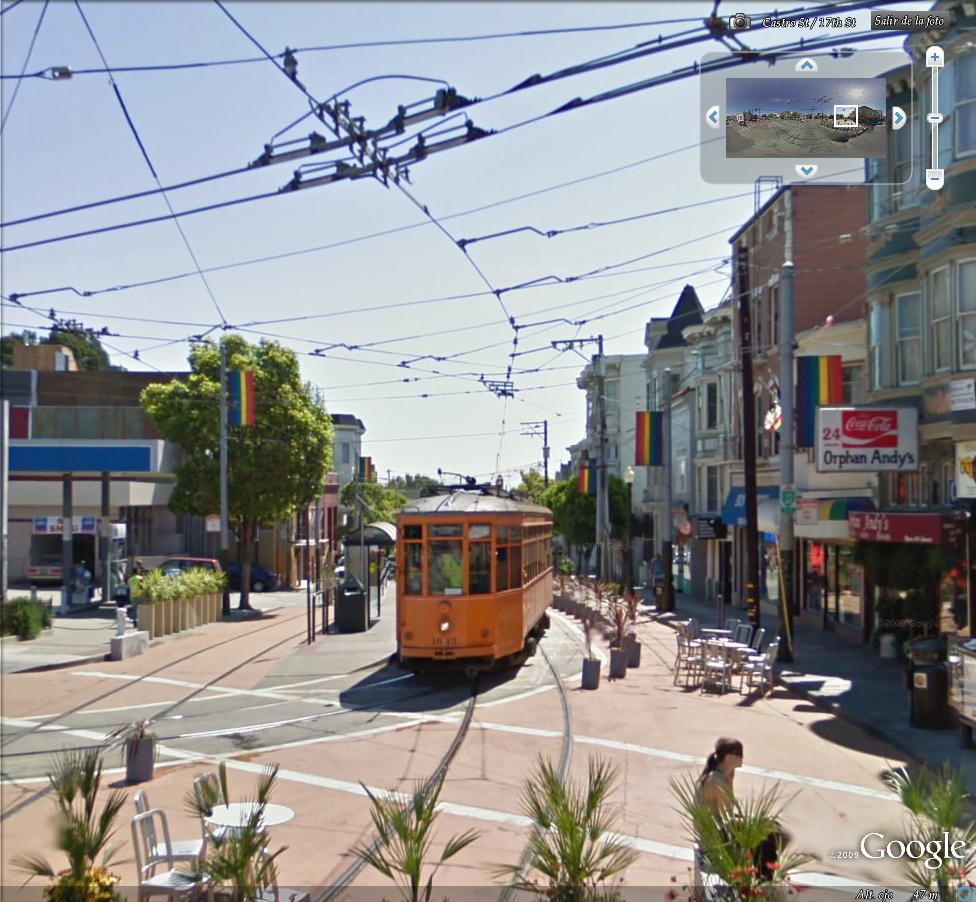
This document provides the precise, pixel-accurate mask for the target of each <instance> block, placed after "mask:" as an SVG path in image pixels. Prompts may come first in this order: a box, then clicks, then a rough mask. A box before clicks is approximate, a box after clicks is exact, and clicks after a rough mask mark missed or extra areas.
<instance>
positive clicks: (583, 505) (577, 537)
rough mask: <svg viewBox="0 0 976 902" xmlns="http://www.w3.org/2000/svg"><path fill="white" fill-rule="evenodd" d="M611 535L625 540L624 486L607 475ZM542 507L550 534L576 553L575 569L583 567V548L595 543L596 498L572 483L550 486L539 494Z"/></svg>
mask: <svg viewBox="0 0 976 902" xmlns="http://www.w3.org/2000/svg"><path fill="white" fill-rule="evenodd" d="M608 489H609V494H610V535H611V537H612V538H614V539H626V538H627V515H628V510H627V484H626V483H625V482H624V481H623V480H622V479H620V478H618V477H617V476H614V475H613V474H610V484H609V486H608ZM541 503H542V504H544V505H545V506H546V507H548V508H549V509H550V510H551V511H552V528H553V532H557V533H560V534H561V535H562V536H563V537H564V538H565V539H566V541H567V542H568V543H569V544H570V545H575V546H576V550H577V555H576V558H577V561H576V569H577V572H579V570H580V567H581V566H582V554H583V551H584V550H585V548H586V546H592V545H593V543H594V542H595V541H596V496H595V495H587V494H584V493H582V492H580V491H579V489H578V488H577V487H576V480H575V479H562V480H559V481H558V482H551V483H549V488H547V489H545V490H544V491H543V493H542V501H541Z"/></svg>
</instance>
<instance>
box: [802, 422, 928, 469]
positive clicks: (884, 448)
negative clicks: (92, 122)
mask: <svg viewBox="0 0 976 902" xmlns="http://www.w3.org/2000/svg"><path fill="white" fill-rule="evenodd" d="M917 469H918V411H917V410H915V408H912V407H886V408H879V407H821V408H820V409H819V410H818V411H817V470H818V472H821V473H839V472H842V471H846V472H855V473H856V472H878V471H882V470H887V471H894V472H912V471H914V470H917Z"/></svg>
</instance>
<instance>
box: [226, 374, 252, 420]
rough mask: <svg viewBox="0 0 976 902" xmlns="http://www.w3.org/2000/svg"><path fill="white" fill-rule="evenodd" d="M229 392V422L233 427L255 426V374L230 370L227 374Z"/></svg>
mask: <svg viewBox="0 0 976 902" xmlns="http://www.w3.org/2000/svg"><path fill="white" fill-rule="evenodd" d="M227 392H228V395H229V397H230V406H229V408H228V410H227V422H228V423H229V424H230V425H231V426H253V425H254V373H253V372H252V371H251V370H230V371H229V372H228V373H227Z"/></svg>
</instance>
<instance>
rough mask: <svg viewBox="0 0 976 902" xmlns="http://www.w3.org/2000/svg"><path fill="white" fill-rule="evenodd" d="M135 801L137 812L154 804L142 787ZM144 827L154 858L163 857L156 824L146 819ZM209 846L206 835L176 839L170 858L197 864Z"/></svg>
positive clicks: (171, 844)
mask: <svg viewBox="0 0 976 902" xmlns="http://www.w3.org/2000/svg"><path fill="white" fill-rule="evenodd" d="M133 801H134V802H135V806H136V814H145V813H146V812H147V811H150V810H151V809H152V805H150V804H149V797H148V796H147V795H146V791H145V790H144V789H140V790H139V791H138V792H137V793H136V794H135V796H134V797H133ZM143 829H144V830H145V831H146V833H147V835H148V842H149V844H150V849H151V850H152V857H153V858H163V857H164V849H163V844H162V843H161V842H159V837H158V836H157V835H156V833H155V825H154V824H153V821H152V820H148V821H146V823H145V825H144V827H143ZM206 847H207V842H206V839H205V837H204V836H201V837H200V839H176V840H173V841H172V842H171V843H170V845H169V853H170V858H172V859H173V861H188V862H191V863H193V864H197V863H198V862H199V861H200V859H202V858H203V853H204V850H205V849H206Z"/></svg>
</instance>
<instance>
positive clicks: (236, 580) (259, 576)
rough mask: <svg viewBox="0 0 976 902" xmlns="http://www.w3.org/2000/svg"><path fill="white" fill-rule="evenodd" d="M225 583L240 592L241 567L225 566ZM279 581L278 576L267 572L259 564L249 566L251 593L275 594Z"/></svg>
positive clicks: (235, 565) (272, 572)
mask: <svg viewBox="0 0 976 902" xmlns="http://www.w3.org/2000/svg"><path fill="white" fill-rule="evenodd" d="M227 582H228V585H229V587H230V588H231V589H234V590H236V591H240V588H241V565H240V564H228V565H227ZM279 583H280V579H279V577H278V574H277V573H275V572H274V571H272V570H267V569H266V568H264V567H262V566H261V565H260V564H251V591H252V592H275V591H277V589H278V586H279Z"/></svg>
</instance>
